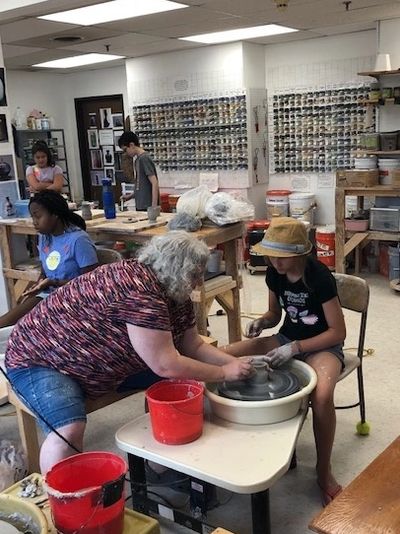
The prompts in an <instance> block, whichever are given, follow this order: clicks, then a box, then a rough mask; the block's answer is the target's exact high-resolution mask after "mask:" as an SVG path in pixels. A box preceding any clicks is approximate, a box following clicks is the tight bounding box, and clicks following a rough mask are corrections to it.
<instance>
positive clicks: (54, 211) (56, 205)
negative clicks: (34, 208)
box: [29, 189, 86, 230]
mask: <svg viewBox="0 0 400 534" xmlns="http://www.w3.org/2000/svg"><path fill="white" fill-rule="evenodd" d="M31 204H39V206H42V208H44V209H45V210H46V211H48V212H49V213H50V214H51V215H57V217H58V218H59V219H60V221H61V222H62V223H63V224H64V226H65V227H66V228H70V227H73V226H77V227H78V228H80V229H81V230H86V223H85V221H84V220H83V219H82V217H81V216H80V215H78V214H77V213H74V212H73V211H71V210H70V209H69V208H68V203H67V201H66V200H65V198H64V197H63V196H62V195H60V193H57V191H52V190H51V189H46V190H44V191H39V193H36V194H35V195H34V196H33V197H32V198H31V199H30V201H29V207H31Z"/></svg>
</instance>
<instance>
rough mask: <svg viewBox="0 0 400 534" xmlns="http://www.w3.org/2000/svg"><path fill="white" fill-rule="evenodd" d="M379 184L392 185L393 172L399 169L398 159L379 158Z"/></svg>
mask: <svg viewBox="0 0 400 534" xmlns="http://www.w3.org/2000/svg"><path fill="white" fill-rule="evenodd" d="M378 166H379V183H380V184H381V185H392V181H393V177H392V173H393V171H394V170H399V169H400V159H399V158H379V159H378Z"/></svg>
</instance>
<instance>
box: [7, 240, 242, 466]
mask: <svg viewBox="0 0 400 534" xmlns="http://www.w3.org/2000/svg"><path fill="white" fill-rule="evenodd" d="M207 258H208V249H207V246H206V245H205V244H204V243H202V242H201V241H199V240H197V239H196V238H195V237H193V236H191V235H190V234H188V233H186V232H178V231H177V232H169V233H167V234H165V235H163V236H160V237H155V238H153V239H152V240H151V241H150V243H149V244H148V245H147V246H145V247H144V248H143V249H142V250H141V252H140V254H139V257H138V259H134V260H123V261H120V262H117V263H112V264H108V265H103V266H101V267H98V268H97V269H95V270H94V271H91V272H90V273H87V274H83V275H82V276H79V277H78V278H76V279H74V280H73V281H71V282H69V283H68V284H67V285H65V286H63V287H60V288H59V289H57V290H55V291H54V292H53V293H52V294H51V295H50V296H49V297H48V298H47V299H45V300H43V301H42V302H41V303H40V304H38V305H37V306H36V307H35V308H34V309H33V310H32V311H31V312H30V313H29V314H28V315H26V316H25V317H24V318H23V319H21V321H19V322H18V324H17V325H16V326H15V328H14V329H13V332H12V334H11V337H10V339H9V343H8V347H7V351H6V360H5V363H6V367H7V372H8V377H9V379H10V382H11V384H12V386H13V388H14V389H15V391H16V393H17V395H19V396H20V397H21V399H22V401H23V402H24V403H25V404H26V405H27V406H28V407H29V408H30V409H31V410H32V411H33V412H34V413H35V414H37V416H38V419H39V424H40V425H41V426H42V429H43V431H44V432H45V433H46V439H45V440H44V442H43V445H42V448H41V452H40V465H41V470H42V472H43V473H45V472H47V471H48V470H49V469H50V468H51V466H52V465H54V464H55V463H57V462H58V461H60V460H61V459H63V458H67V457H68V456H71V455H72V454H75V452H76V450H80V451H81V450H82V447H83V435H84V431H85V426H86V412H85V398H86V397H96V396H101V395H104V394H106V393H108V392H111V391H113V390H114V391H115V390H118V391H121V390H127V389H144V388H146V387H147V386H149V385H150V384H152V383H154V382H155V381H157V380H160V378H191V379H196V380H201V381H212V382H219V381H224V380H237V379H241V378H245V377H247V376H249V374H250V373H251V369H252V368H251V363H250V359H249V358H245V359H237V358H235V357H233V356H231V355H228V354H226V353H225V352H222V351H221V350H219V349H217V348H216V347H213V346H211V345H208V344H206V343H204V342H203V340H202V339H201V337H200V336H199V335H198V333H197V328H196V324H195V316H194V312H193V306H192V303H191V300H190V293H191V291H192V289H193V288H194V287H195V286H196V285H198V283H199V282H200V281H201V280H202V277H203V273H204V269H205V265H206V262H207ZM55 430H56V431H57V433H56V432H55ZM59 435H61V436H63V437H64V438H65V439H66V440H68V442H69V443H70V444H72V445H73V447H74V448H75V450H74V449H73V448H71V447H70V446H69V445H68V444H67V443H66V442H65V441H63V440H62V439H61V438H60V436H59Z"/></svg>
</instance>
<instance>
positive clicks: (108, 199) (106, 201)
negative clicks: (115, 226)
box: [102, 178, 116, 219]
mask: <svg viewBox="0 0 400 534" xmlns="http://www.w3.org/2000/svg"><path fill="white" fill-rule="evenodd" d="M102 183H103V209H104V216H105V218H106V219H115V217H116V212H115V200H114V193H113V190H112V182H111V178H103V180H102Z"/></svg>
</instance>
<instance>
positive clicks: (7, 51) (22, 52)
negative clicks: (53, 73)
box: [2, 44, 42, 58]
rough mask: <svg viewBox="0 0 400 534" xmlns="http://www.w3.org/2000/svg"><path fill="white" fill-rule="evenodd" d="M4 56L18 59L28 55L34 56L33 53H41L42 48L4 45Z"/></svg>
mask: <svg viewBox="0 0 400 534" xmlns="http://www.w3.org/2000/svg"><path fill="white" fill-rule="evenodd" d="M2 48H3V54H4V56H5V57H7V58H11V57H17V56H26V55H27V54H32V53H33V52H40V51H41V50H42V49H41V48H33V47H29V46H14V45H7V44H5V45H3V46H2Z"/></svg>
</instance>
